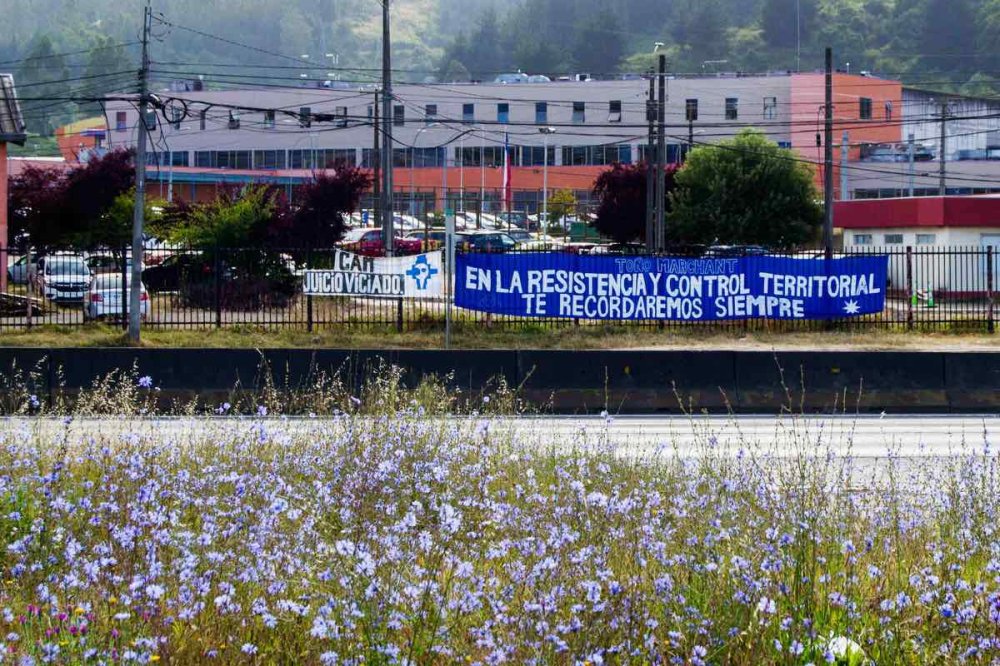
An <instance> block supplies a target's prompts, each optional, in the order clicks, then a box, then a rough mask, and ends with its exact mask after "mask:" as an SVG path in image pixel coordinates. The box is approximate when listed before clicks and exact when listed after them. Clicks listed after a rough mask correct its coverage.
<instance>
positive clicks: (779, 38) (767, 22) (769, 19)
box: [760, 0, 816, 50]
mask: <svg viewBox="0 0 1000 666" xmlns="http://www.w3.org/2000/svg"><path fill="white" fill-rule="evenodd" d="M796 11H797V12H798V25H796V20H795V18H796ZM815 22H816V0H764V6H763V7H762V8H761V18H760V27H761V28H762V29H763V31H764V40H765V41H766V42H767V44H768V45H769V46H773V47H775V48H778V49H786V50H788V49H792V50H794V49H795V46H796V43H797V39H798V37H801V38H802V43H803V44H806V43H808V40H809V37H810V35H811V33H812V28H813V24H814V23H815Z"/></svg>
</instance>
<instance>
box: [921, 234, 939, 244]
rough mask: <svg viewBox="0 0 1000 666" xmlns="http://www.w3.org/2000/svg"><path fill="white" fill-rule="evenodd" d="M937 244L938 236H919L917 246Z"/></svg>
mask: <svg viewBox="0 0 1000 666" xmlns="http://www.w3.org/2000/svg"><path fill="white" fill-rule="evenodd" d="M936 242H937V234H917V245H934V244H935V243H936Z"/></svg>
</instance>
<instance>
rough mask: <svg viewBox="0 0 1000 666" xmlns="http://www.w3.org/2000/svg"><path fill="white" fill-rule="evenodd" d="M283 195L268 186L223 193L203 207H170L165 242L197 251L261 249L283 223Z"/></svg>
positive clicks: (250, 186)
mask: <svg viewBox="0 0 1000 666" xmlns="http://www.w3.org/2000/svg"><path fill="white" fill-rule="evenodd" d="M287 214H288V203H287V200H286V199H285V196H284V193H283V192H282V191H281V190H280V189H279V188H276V187H274V186H272V185H260V184H258V185H248V186H247V187H245V188H242V189H227V190H224V191H223V192H222V194H221V195H220V196H219V197H217V198H216V199H214V200H213V201H209V202H206V203H200V204H194V205H190V204H185V205H184V206H183V207H180V206H178V207H173V208H172V209H171V210H170V211H169V213H168V214H167V215H166V216H164V217H165V219H169V220H170V221H171V222H172V223H173V226H172V228H170V229H169V232H168V233H169V240H171V241H174V242H176V243H181V244H184V245H190V246H192V247H200V248H215V247H220V248H246V247H263V246H264V245H265V241H266V240H267V239H268V237H269V236H270V235H271V233H272V232H273V230H274V229H275V228H281V226H282V224H283V220H284V219H287Z"/></svg>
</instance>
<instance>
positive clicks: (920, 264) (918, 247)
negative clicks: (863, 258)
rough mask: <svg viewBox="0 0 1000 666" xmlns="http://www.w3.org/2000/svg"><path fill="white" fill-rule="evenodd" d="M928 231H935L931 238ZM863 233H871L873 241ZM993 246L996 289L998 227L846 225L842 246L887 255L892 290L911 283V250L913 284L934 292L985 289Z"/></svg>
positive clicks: (999, 262)
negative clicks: (895, 239)
mask: <svg viewBox="0 0 1000 666" xmlns="http://www.w3.org/2000/svg"><path fill="white" fill-rule="evenodd" d="M895 234H902V236H903V239H902V241H903V242H902V243H898V244H888V243H887V241H888V240H893V239H887V238H886V236H887V235H895ZM918 234H920V235H921V236H922V238H921V240H922V241H929V240H931V239H928V238H926V236H927V235H933V242H932V243H928V242H922V243H919V244H918V242H917V235H918ZM859 236H862V237H863V236H871V244H866V243H865V242H864V241H865V240H866V239H864V238H859ZM987 244H989V245H993V246H994V269H993V274H994V279H993V290H994V291H998V287H1000V228H985V227H908V228H882V229H878V228H876V229H845V230H844V249H845V250H848V251H855V252H858V251H870V252H873V253H882V252H884V253H886V254H888V255H889V284H890V288H891V289H893V290H900V289H905V288H906V285H907V257H906V248H907V247H910V248H911V258H910V266H911V271H912V278H913V286H914V288H916V289H918V290H921V289H933V290H934V291H936V292H949V291H951V292H976V293H981V292H985V291H986V287H987V254H986V253H987V250H986V247H985V246H986V245H987Z"/></svg>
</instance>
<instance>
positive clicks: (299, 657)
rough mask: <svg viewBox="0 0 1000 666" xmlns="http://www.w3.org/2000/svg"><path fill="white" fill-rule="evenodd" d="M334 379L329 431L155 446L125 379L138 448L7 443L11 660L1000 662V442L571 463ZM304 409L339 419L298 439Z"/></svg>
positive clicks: (4, 601)
mask: <svg viewBox="0 0 1000 666" xmlns="http://www.w3.org/2000/svg"><path fill="white" fill-rule="evenodd" d="M324 381H328V382H329V383H328V384H326V388H325V389H323V390H322V391H319V392H318V393H320V394H321V397H316V396H315V395H314V396H313V397H312V398H310V400H312V402H309V403H308V404H305V403H302V404H299V403H296V404H294V405H292V404H291V403H288V402H282V401H284V400H287V398H281V399H279V398H277V397H274V396H271V397H268V393H267V391H264V392H261V393H259V394H257V395H256V396H254V397H255V398H256V399H257V400H260V401H261V402H259V403H258V404H257V405H254V406H253V407H254V409H252V410H251V409H250V406H249V405H242V406H241V407H240V408H239V409H237V408H236V407H234V406H233V404H231V403H230V404H229V406H228V407H226V405H225V404H222V405H217V406H215V407H214V409H215V410H221V412H222V413H230V412H234V411H241V412H248V413H249V415H246V416H243V417H242V418H239V419H225V420H220V419H210V420H200V421H197V422H195V421H180V422H179V423H178V424H176V425H175V426H174V427H172V428H160V429H159V430H157V429H152V428H150V427H149V424H148V423H146V422H144V421H143V420H142V418H141V417H142V416H143V415H144V412H145V413H148V411H149V410H150V409H154V408H155V404H156V400H155V393H156V389H155V385H153V384H152V383H151V382H150V381H147V380H146V379H145V378H138V377H135V376H134V375H130V374H129V373H124V374H122V375H119V376H117V378H116V379H115V380H114V381H109V383H107V384H106V385H99V386H97V387H95V389H94V390H93V392H92V393H90V394H89V395H87V396H84V397H82V398H81V399H80V400H79V401H77V403H76V407H75V409H77V410H78V412H77V413H78V414H81V415H86V414H95V413H105V411H107V410H106V409H105V408H110V407H113V410H115V413H117V414H118V415H119V420H118V421H117V422H118V426H117V427H116V428H113V429H108V428H105V429H104V430H103V431H102V432H101V433H98V432H97V431H96V429H88V428H85V427H81V426H80V424H79V423H78V422H75V421H74V418H75V417H74V416H72V415H71V416H69V417H66V418H65V420H64V421H62V422H59V421H57V422H56V425H53V422H52V421H50V420H32V419H16V420H11V421H7V422H5V423H4V428H3V430H2V432H0V541H2V545H3V548H2V549H0V572H2V580H0V643H2V644H3V651H2V653H3V654H4V655H5V657H6V658H8V659H10V660H13V661H14V663H37V662H47V663H85V662H94V663H97V662H105V663H108V662H116V663H117V662H123V663H148V662H151V661H162V662H164V663H167V662H170V663H178V664H189V663H192V664H193V663H205V662H207V661H213V660H214V661H215V662H216V663H245V664H270V663H308V664H312V663H321V664H341V663H343V664H393V663H407V664H450V663H481V664H490V663H512V664H525V663H536V664H549V663H552V664H572V663H580V664H585V663H589V664H602V663H605V664H607V663H615V664H626V663H629V664H632V663H638V664H644V663H648V664H660V663H663V664H707V663H711V664H806V663H814V664H821V663H834V662H836V663H841V664H848V663H850V664H861V663H876V664H935V663H937V664H951V663H958V662H963V661H968V662H971V663H991V662H994V661H996V660H997V659H998V657H1000V593H998V578H997V575H998V574H997V571H998V570H1000V552H998V550H1000V547H998V543H997V539H996V530H997V520H996V518H997V502H998V500H997V497H998V492H997V491H998V487H997V485H998V484H997V461H996V455H995V452H994V450H993V449H992V448H991V446H990V444H989V443H988V442H981V443H977V444H975V445H972V444H969V445H968V448H967V449H966V450H965V451H964V452H963V453H959V454H956V455H954V456H952V457H950V458H948V459H946V460H940V459H936V460H933V461H930V462H923V463H922V462H919V461H916V462H914V461H904V460H900V459H898V458H896V457H894V455H893V454H892V452H891V448H890V449H888V450H887V454H886V459H885V460H884V461H883V465H882V467H880V470H879V472H878V473H877V474H875V473H872V472H871V471H870V470H866V469H865V468H862V467H860V466H859V465H858V464H856V461H854V460H852V459H851V458H850V457H849V456H848V457H835V456H834V455H833V453H832V451H833V447H832V446H831V443H830V439H829V437H830V435H829V433H824V432H822V431H815V430H814V431H809V430H807V429H805V428H803V427H801V425H800V424H795V423H794V419H793V427H790V428H787V429H783V430H781V431H777V432H776V435H775V440H774V441H768V442H763V443H758V442H752V441H749V440H743V439H737V440H735V441H726V442H720V441H719V440H718V439H717V438H716V436H715V434H714V433H712V432H711V431H710V430H705V431H703V432H702V433H701V434H700V438H699V442H698V446H697V447H696V448H697V450H696V451H695V454H696V455H688V454H685V455H681V454H680V453H679V452H677V451H675V450H674V449H673V447H672V446H671V442H669V441H666V442H663V443H662V444H663V445H662V446H661V447H660V448H658V449H656V450H654V451H645V452H642V453H636V452H635V451H628V450H620V449H616V448H614V447H612V446H610V445H609V444H607V443H606V441H605V438H604V437H603V436H602V434H603V430H604V427H605V424H604V421H602V420H601V419H595V420H594V423H593V424H592V425H591V426H590V427H589V429H588V431H586V432H581V433H580V434H579V436H578V437H576V439H574V440H573V441H571V442H569V443H568V444H566V443H562V444H560V445H556V444H555V443H554V442H553V441H551V440H550V439H549V438H548V436H547V434H546V433H545V432H535V433H528V434H525V431H523V430H519V431H517V432H518V433H520V434H517V435H512V434H511V433H512V432H514V431H512V430H510V429H508V428H506V427H505V421H504V414H507V413H510V412H516V411H517V403H516V395H515V392H513V391H511V390H509V389H506V388H501V389H500V390H497V391H493V392H491V393H489V394H486V395H476V396H468V395H462V394H456V393H455V392H453V391H452V390H450V389H448V388H447V386H446V382H444V381H437V382H428V383H425V384H423V385H421V386H420V387H419V388H417V389H406V388H404V387H403V386H402V383H401V381H400V376H399V374H398V371H396V370H394V369H392V368H385V369H384V371H383V372H382V373H380V374H379V375H378V377H377V379H375V380H373V381H372V382H371V383H370V384H369V385H368V386H365V387H362V388H361V390H357V391H356V392H354V393H353V394H352V393H351V392H350V391H349V390H347V389H346V388H345V387H342V386H338V385H336V383H335V382H334V380H324ZM278 393H280V392H279V391H275V393H274V395H277V394H278ZM29 395H30V394H29ZM25 399H27V397H25ZM248 399H249V398H248ZM304 399H305V398H303V400H304ZM292 406H294V407H295V408H296V410H297V411H299V412H301V413H304V414H307V415H308V414H309V413H310V412H311V413H312V415H314V416H315V417H316V418H313V419H310V418H305V419H284V418H281V417H280V415H281V413H282V412H283V411H287V410H288V409H289V408H290V407H292ZM244 407H245V408H246V409H244ZM35 409H36V410H37V409H38V408H35ZM456 410H460V411H462V412H463V416H461V417H455V418H442V417H443V416H446V415H448V414H450V413H453V412H455V411H456ZM29 411H30V410H29ZM265 415H266V416H265ZM276 416H277V417H278V418H274V417H276ZM192 423H197V426H196V427H194V426H191V425H190V424H192ZM779 449H780V450H782V451H787V450H789V449H791V450H792V451H793V452H794V455H792V456H790V457H788V456H785V455H781V456H779V455H777V454H778V452H779Z"/></svg>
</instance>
